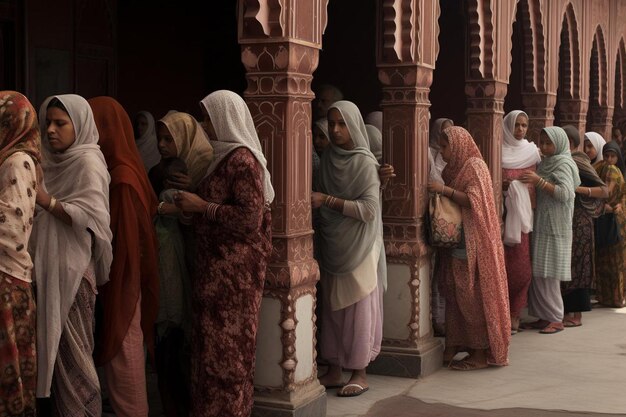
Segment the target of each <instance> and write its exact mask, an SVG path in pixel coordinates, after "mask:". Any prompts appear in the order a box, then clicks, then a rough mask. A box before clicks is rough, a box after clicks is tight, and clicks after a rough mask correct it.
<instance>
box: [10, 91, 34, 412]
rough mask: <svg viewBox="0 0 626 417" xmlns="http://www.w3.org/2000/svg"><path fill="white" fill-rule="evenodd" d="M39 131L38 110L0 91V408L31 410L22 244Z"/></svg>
mask: <svg viewBox="0 0 626 417" xmlns="http://www.w3.org/2000/svg"><path fill="white" fill-rule="evenodd" d="M40 146H41V143H40V135H39V126H38V125H37V114H36V113H35V109H33V106H32V105H31V104H30V102H29V101H28V99H27V98H26V97H24V96H23V95H22V94H20V93H18V92H15V91H1V92H0V232H1V233H0V246H2V248H3V251H2V253H0V341H1V342H0V349H1V350H0V352H1V354H0V371H1V373H2V386H1V387H0V409H2V415H4V416H7V417H13V416H15V417H18V416H34V415H35V414H36V410H35V408H36V405H35V385H36V381H37V357H36V349H35V344H36V339H35V330H36V326H37V322H36V318H35V300H34V299H33V294H32V289H31V282H32V279H31V277H32V270H33V262H32V260H31V257H30V255H29V254H28V251H27V250H26V248H27V247H28V240H29V237H30V234H31V230H32V224H33V216H34V214H35V194H36V192H37V189H38V188H39V185H38V184H37V182H38V179H37V170H38V168H39V165H38V164H39V161H40V159H41V156H40Z"/></svg>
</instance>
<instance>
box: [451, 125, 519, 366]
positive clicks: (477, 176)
mask: <svg viewBox="0 0 626 417" xmlns="http://www.w3.org/2000/svg"><path fill="white" fill-rule="evenodd" d="M443 134H444V135H445V137H446V138H447V139H448V143H449V146H450V152H451V157H450V161H448V164H447V165H446V167H445V168H444V170H443V173H442V177H443V179H444V181H445V182H446V184H447V185H449V186H450V187H452V188H454V189H455V190H459V191H462V192H464V193H465V194H467V197H468V198H469V200H470V207H462V210H461V211H462V217H463V231H464V232H465V247H466V251H467V264H468V273H469V276H468V277H467V280H468V281H476V282H478V283H479V285H480V292H481V294H482V300H476V302H477V303H481V304H482V306H483V311H484V313H485V321H486V323H487V333H488V338H489V346H490V349H489V357H488V361H489V363H490V364H494V365H507V364H508V351H509V342H510V338H511V317H510V310H509V290H508V284H507V278H506V268H505V264H504V248H503V246H502V237H501V235H500V220H499V218H498V212H497V211H496V205H495V199H494V196H493V183H492V181H491V174H490V173H489V168H487V164H485V161H483V158H482V155H481V153H480V150H478V146H476V143H475V142H474V139H472V136H471V135H470V133H469V132H468V131H467V130H465V129H463V128H462V127H460V126H452V127H449V128H447V129H446V130H444V131H443Z"/></svg>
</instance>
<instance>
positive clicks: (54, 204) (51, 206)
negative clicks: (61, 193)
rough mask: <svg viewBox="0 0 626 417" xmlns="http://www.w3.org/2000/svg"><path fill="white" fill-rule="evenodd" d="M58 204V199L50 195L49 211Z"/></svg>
mask: <svg viewBox="0 0 626 417" xmlns="http://www.w3.org/2000/svg"><path fill="white" fill-rule="evenodd" d="M56 205H57V199H56V198H54V197H53V196H50V204H48V208H47V209H46V210H47V211H49V212H52V210H54V208H55V207H56Z"/></svg>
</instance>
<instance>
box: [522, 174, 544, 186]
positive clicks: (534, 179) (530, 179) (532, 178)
mask: <svg viewBox="0 0 626 417" xmlns="http://www.w3.org/2000/svg"><path fill="white" fill-rule="evenodd" d="M540 179H541V177H540V176H539V175H537V173H536V172H534V171H526V172H524V173H523V174H522V175H521V176H520V177H519V180H520V181H521V182H523V183H524V184H532V185H537V183H538V182H539V180H540Z"/></svg>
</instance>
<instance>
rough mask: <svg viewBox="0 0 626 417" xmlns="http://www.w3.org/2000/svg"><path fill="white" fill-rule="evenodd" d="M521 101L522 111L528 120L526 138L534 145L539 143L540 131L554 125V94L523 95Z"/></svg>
mask: <svg viewBox="0 0 626 417" xmlns="http://www.w3.org/2000/svg"><path fill="white" fill-rule="evenodd" d="M522 101H523V103H524V110H525V111H526V114H528V117H529V119H530V120H529V121H528V133H527V134H526V137H527V138H528V139H529V140H532V141H534V142H535V143H539V133H540V132H541V129H543V128H544V127H546V126H552V125H554V105H555V104H556V93H545V92H541V93H523V94H522Z"/></svg>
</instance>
